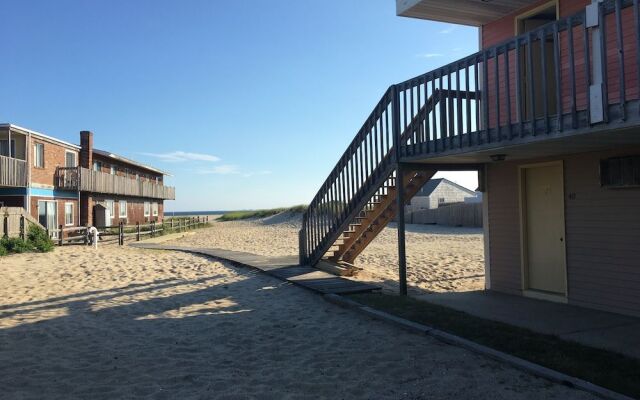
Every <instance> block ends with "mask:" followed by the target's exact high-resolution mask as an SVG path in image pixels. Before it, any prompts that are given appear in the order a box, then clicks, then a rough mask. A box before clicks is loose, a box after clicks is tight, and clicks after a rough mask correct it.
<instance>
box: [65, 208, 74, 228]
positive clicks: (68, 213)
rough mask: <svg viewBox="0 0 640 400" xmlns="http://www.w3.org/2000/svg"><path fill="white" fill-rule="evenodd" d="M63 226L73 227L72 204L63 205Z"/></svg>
mask: <svg viewBox="0 0 640 400" xmlns="http://www.w3.org/2000/svg"><path fill="white" fill-rule="evenodd" d="M64 224H65V225H66V226H72V225H73V203H64Z"/></svg>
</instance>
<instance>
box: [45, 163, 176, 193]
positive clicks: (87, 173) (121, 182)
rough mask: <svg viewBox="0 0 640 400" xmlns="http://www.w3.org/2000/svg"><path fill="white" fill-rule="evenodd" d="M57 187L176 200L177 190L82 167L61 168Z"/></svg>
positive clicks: (57, 178) (57, 176)
mask: <svg viewBox="0 0 640 400" xmlns="http://www.w3.org/2000/svg"><path fill="white" fill-rule="evenodd" d="M56 186H57V187H58V188H60V189H66V190H79V191H81V192H92V193H103V194H115V195H122V196H134V197H146V198H153V199H163V200H175V197H176V194H175V188H173V187H171V186H164V185H162V184H159V183H155V182H150V181H142V180H136V179H132V178H127V177H125V176H118V175H112V174H107V173H105V172H98V171H92V170H90V169H87V168H82V167H77V168H76V167H74V168H68V167H60V168H57V170H56Z"/></svg>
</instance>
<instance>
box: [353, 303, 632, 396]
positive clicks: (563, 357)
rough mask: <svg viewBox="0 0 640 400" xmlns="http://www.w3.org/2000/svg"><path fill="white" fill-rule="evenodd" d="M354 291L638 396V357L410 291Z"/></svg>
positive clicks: (388, 308) (385, 307) (402, 313)
mask: <svg viewBox="0 0 640 400" xmlns="http://www.w3.org/2000/svg"><path fill="white" fill-rule="evenodd" d="M350 297H351V298H352V299H354V300H356V301H358V302H359V303H362V304H365V305H368V306H370V307H372V308H375V309H378V310H381V311H385V312H388V313H390V314H393V315H397V316H399V317H402V318H406V319H408V320H410V321H414V322H418V323H421V324H425V325H428V326H431V327H434V328H437V329H440V330H443V331H445V332H448V333H452V334H454V335H458V336H461V337H463V338H465V339H469V340H472V341H474V342H476V343H480V344H483V345H485V346H488V347H491V348H493V349H496V350H499V351H503V352H505V353H508V354H512V355H514V356H517V357H520V358H524V359H525V360H528V361H531V362H534V363H537V364H540V365H543V366H545V367H547V368H551V369H554V370H556V371H560V372H563V373H565V374H567V375H571V376H574V377H576V378H581V379H584V380H586V381H589V382H592V383H595V384H597V385H600V386H604V387H606V388H608V389H611V390H614V391H616V392H619V393H623V394H626V395H628V396H632V397H640V372H639V371H640V360H636V359H634V358H631V357H626V356H624V355H622V354H617V353H613V352H610V351H607V350H601V349H596V348H593V347H589V346H585V345H582V344H579V343H575V342H571V341H567V340H563V339H561V338H559V337H557V336H553V335H545V334H541V333H536V332H533V331H530V330H528V329H524V328H520V327H516V326H512V325H508V324H504V323H501V322H497V321H491V320H487V319H483V318H479V317H476V316H473V315H470V314H467V313H464V312H462V311H457V310H454V309H452V308H448V307H444V306H440V305H436V304H431V303H428V302H426V301H420V300H417V299H413V298H411V297H402V296H396V295H388V294H383V293H371V294H359V295H351V296H350Z"/></svg>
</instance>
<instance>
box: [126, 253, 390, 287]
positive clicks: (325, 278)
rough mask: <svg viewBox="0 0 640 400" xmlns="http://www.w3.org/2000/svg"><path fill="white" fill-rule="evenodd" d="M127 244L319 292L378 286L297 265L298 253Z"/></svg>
mask: <svg viewBox="0 0 640 400" xmlns="http://www.w3.org/2000/svg"><path fill="white" fill-rule="evenodd" d="M130 246H132V247H137V248H142V249H153V250H171V251H184V252H188V253H194V254H200V255H204V256H208V257H213V258H216V259H220V260H225V261H229V262H231V263H233V264H237V265H241V266H245V267H249V268H254V269H257V270H260V271H262V272H264V273H266V274H268V275H271V276H273V277H276V278H278V279H281V280H283V281H287V282H290V283H292V284H294V285H298V286H301V287H303V288H305V289H309V290H312V291H314V292H318V293H322V294H328V293H334V294H348V293H363V292H371V291H373V290H379V289H380V287H379V286H374V285H370V284H368V283H362V282H357V281H353V280H350V279H345V278H341V277H338V276H335V275H331V274H329V273H327V272H324V271H320V270H318V269H316V268H313V267H309V266H306V265H298V256H287V257H265V256H259V255H257V254H251V253H244V252H240V251H231V250H224V249H202V248H196V247H184V246H171V245H165V244H157V243H132V244H130Z"/></svg>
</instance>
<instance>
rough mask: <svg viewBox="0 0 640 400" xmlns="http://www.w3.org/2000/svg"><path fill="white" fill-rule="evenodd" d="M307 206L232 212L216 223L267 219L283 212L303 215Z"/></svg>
mask: <svg viewBox="0 0 640 400" xmlns="http://www.w3.org/2000/svg"><path fill="white" fill-rule="evenodd" d="M306 209H307V206H305V205H299V206H293V207H281V208H271V209H267V210H246V211H232V212H229V213H226V214H223V215H222V216H221V217H220V218H218V219H217V220H216V221H220V222H225V221H237V220H241V219H250V218H266V217H270V216H272V215H276V214H280V213H283V212H292V213H302V212H305V211H306Z"/></svg>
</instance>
